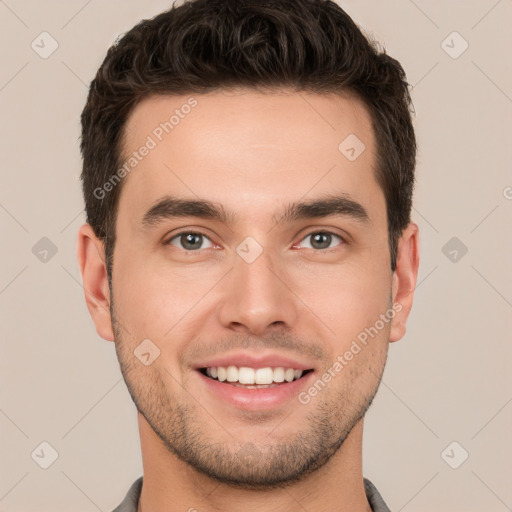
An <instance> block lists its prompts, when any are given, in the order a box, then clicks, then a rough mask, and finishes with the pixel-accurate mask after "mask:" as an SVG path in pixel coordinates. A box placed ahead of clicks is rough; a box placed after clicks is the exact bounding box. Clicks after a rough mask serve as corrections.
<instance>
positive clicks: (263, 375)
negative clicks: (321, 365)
mask: <svg viewBox="0 0 512 512" xmlns="http://www.w3.org/2000/svg"><path fill="white" fill-rule="evenodd" d="M199 371H200V372H201V373H202V374H203V375H205V376H206V377H208V378H210V379H212V380H216V381H218V382H222V383H224V384H231V385H233V386H236V387H242V388H245V389H259V388H272V387H276V386H281V385H284V384H288V383H290V382H293V381H296V380H299V379H301V378H303V377H304V376H305V375H306V374H307V373H309V372H312V371H313V370H312V369H309V370H298V369H295V368H285V367H283V366H277V367H270V366H266V367H263V368H251V367H248V366H212V367H208V368H200V369H199Z"/></svg>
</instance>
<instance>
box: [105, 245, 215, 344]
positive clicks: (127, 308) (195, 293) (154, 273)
mask: <svg viewBox="0 0 512 512" xmlns="http://www.w3.org/2000/svg"><path fill="white" fill-rule="evenodd" d="M219 267H221V266H220V265H218V266H209V267H206V266H195V268H194V269H191V268H190V267H188V268H187V266H186V265H182V266H171V265H170V264H168V263H167V262H166V261H165V259H164V258H162V257H158V258H157V257H151V256H149V255H148V256H147V257H145V258H139V259H137V258H136V257H130V258H126V257H125V258H123V257H122V256H120V257H119V258H118V260H116V261H115V264H114V273H113V287H114V302H115V306H116V312H117V315H118V317H119V320H120V321H122V322H124V324H126V327H127V328H128V330H129V331H130V333H131V334H132V336H136V337H137V338H140V337H141V336H142V338H145V337H147V338H150V339H152V338H154V339H155V340H162V341H164V340H166V339H168V338H169V337H171V336H172V335H173V333H177V332H179V330H180V328H181V327H182V322H183V321H184V319H186V317H187V315H188V314H193V312H194V311H195V310H196V308H199V309H200V308H201V304H200V303H201V300H202V299H203V298H204V297H205V296H206V295H207V293H208V291H209V290H211V289H212V288H213V287H214V286H215V284H216V283H217V282H218V281H219V280H220V278H221V277H222V274H223V269H222V268H219ZM123 319H124V321H123Z"/></svg>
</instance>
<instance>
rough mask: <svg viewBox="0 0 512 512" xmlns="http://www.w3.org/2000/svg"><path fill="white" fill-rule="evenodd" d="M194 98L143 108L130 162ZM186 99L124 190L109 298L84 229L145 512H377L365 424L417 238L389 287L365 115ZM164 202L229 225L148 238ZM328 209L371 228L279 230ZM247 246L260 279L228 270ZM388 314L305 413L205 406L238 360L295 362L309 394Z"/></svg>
mask: <svg viewBox="0 0 512 512" xmlns="http://www.w3.org/2000/svg"><path fill="white" fill-rule="evenodd" d="M188 98H189V96H174V97H169V96H166V97H150V98H147V99H145V100H144V101H143V102H141V103H140V104H138V106H137V107H136V108H135V110H134V111H133V113H132V115H131V116H130V118H129V120H128V122H127V130H126V134H125V139H124V149H125V151H126V152H127V153H129V152H131V151H135V150H136V149H137V148H139V147H140V146H141V145H142V144H143V143H144V141H145V140H146V138H147V136H148V135H149V134H151V133H152V131H153V130H154V128H155V127H156V126H158V125H159V123H161V122H162V121H164V120H165V119H168V117H169V113H172V112H173V111H174V110H175V109H176V108H180V106H181V105H183V104H184V103H186V101H187V100H188ZM194 98H196V100H197V101H198V105H197V106H196V107H195V108H194V109H193V110H192V111H191V113H190V114H188V115H187V116H186V117H185V118H184V119H182V120H180V124H179V125H177V126H176V127H175V128H174V129H173V131H172V132H171V133H170V134H169V135H167V136H166V137H164V139H163V140H162V141H161V142H160V143H159V144H158V145H157V147H156V148H154V149H153V150H152V151H151V152H150V153H149V155H147V156H146V157H145V158H144V159H143V160H142V161H141V162H140V163H139V164H138V165H137V167H136V168H135V169H134V170H133V171H132V172H131V173H130V174H129V175H128V176H127V177H126V178H125V179H126V181H125V183H124V185H123V189H122V193H121V195H120V201H119V211H118V218H117V224H116V234H117V242H116V246H115V251H114V266H113V274H112V290H110V289H109V286H108V280H107V274H106V268H105V263H104V247H103V244H102V242H101V241H100V240H98V239H97V238H96V236H95V235H94V232H93V230H92V228H91V226H89V225H88V224H84V225H83V226H82V227H81V228H80V230H79V237H78V260H79V265H80V270H81V272H82V276H83V283H84V289H85V290H86V294H85V297H86V301H87V306H88V309H89V311H90V314H91V316H92V318H93V320H94V323H95V325H96V329H97V332H98V334H99V335H100V336H101V337H102V338H104V339H106V340H109V341H115V347H116V351H117V354H118V357H119V361H120V365H121V370H122V372H123V376H124V378H125V381H126V383H127V386H128V388H129V390H130V393H131V394H132V398H133V399H134V401H135V403H136V405H137V407H138V422H139V430H140V437H141V448H142V459H143V466H144V484H143V489H142V494H141V500H140V503H139V507H140V508H139V510H144V511H146V512H147V511H152V512H160V511H162V512H163V511H164V510H165V511H166V512H170V511H171V512H172V511H185V510H194V509H196V510H198V511H201V510H209V511H229V512H231V511H235V510H245V511H247V512H251V511H256V510H273V511H276V512H285V511H286V512H289V511H295V510H299V509H300V510H303V509H306V510H315V511H330V512H332V511H351V512H358V511H369V510H370V507H369V504H368V502H367V500H366V496H365V493H364V487H363V479H362V467H361V458H362V455H361V451H362V433H363V416H364V413H365V412H366V409H367V407H368V406H369V404H370V403H371V400H372V398H373V396H374V395H375V393H376V391H377V388H378V385H379V382H380V378H381V375H382V372H383V369H384V366H385V361H386V356H387V350H388V347H389V343H390V342H394V341H397V340H399V339H400V338H402V337H403V335H404V333H405V325H406V321H407V317H408V315H409V312H410V309H411V306H412V300H413V292H414V288H415V285H416V279H417V272H418V264H419V248H418V227H417V226H416V225H415V224H414V223H411V224H410V225H409V226H408V227H407V228H406V229H405V230H404V232H403V234H402V237H401V239H400V241H399V246H398V257H397V267H396V270H395V272H391V269H390V255H389V247H388V233H387V217H386V204H385V198H384V195H383V192H382V190H381V189H380V187H379V185H378V184H377V182H376V180H375V152H376V148H375V140H374V135H373V131H372V127H371V122H370V117H369V114H368V112H367V110H366V109H365V107H364V106H363V104H362V103H361V102H360V101H358V100H357V99H354V98H350V97H345V96H344V97H341V96H338V95H318V94H305V93H300V94H299V93H296V92H293V91H285V90H282V91H280V92H279V93H276V92H274V93H272V94H263V93H261V92H256V91H252V90H239V91H238V92H236V93H230V94H226V93H222V92H216V93H209V94H199V95H194ZM349 134H356V135H357V137H358V138H359V139H360V140H361V141H363V142H364V144H365V147H366V149H365V151H364V152H363V153H362V154H361V155H360V156H359V157H358V158H357V159H356V160H355V161H352V162H351V161H349V160H348V159H347V158H346V157H345V156H344V155H343V154H342V153H341V152H340V151H339V150H338V145H339V144H340V142H341V141H343V140H344V139H345V138H346V137H347V136H348V135H349ZM165 194H173V195H174V196H177V197H181V198H186V199H198V198H201V199H207V200H211V201H214V202H216V203H219V204H222V205H223V206H224V208H225V209H226V210H228V211H230V212H233V213H234V214H236V219H232V220H233V222H230V223H224V222H221V221H219V220H215V219H204V218H198V217H181V218H170V219H166V220H163V221H162V222H161V223H159V224H157V225H154V226H152V227H151V229H143V227H142V224H141V219H142V217H143V215H144V213H145V212H146V211H147V210H148V209H149V208H150V207H151V206H152V205H153V204H154V203H155V201H157V200H158V199H159V198H161V197H162V196H163V195H165ZM327 194H331V195H332V194H345V195H348V196H350V198H351V199H352V200H354V201H357V202H358V203H359V204H360V205H362V206H363V207H364V208H365V209H366V211H367V213H368V221H367V222H361V221H360V220H358V219H354V218H351V217H347V216H334V215H332V216H329V217H325V218H312V219H301V220H294V221H291V222H288V221H286V222H282V223H276V222H275V218H274V216H279V213H280V212H281V211H282V209H283V208H284V207H285V206H286V205H288V204H290V203H293V202H295V201H304V200H311V199H315V198H321V197H324V196H326V195H327ZM183 231H185V232H192V233H201V234H204V235H206V237H208V238H205V239H203V245H202V246H200V247H201V248H200V249H198V250H195V251H194V250H188V251H187V249H186V248H184V247H183V245H180V237H177V238H174V239H173V240H174V242H173V244H167V245H166V242H168V241H169V239H170V238H171V237H173V235H176V234H177V233H182V232H183ZM318 232H330V233H333V234H334V235H338V236H339V237H343V239H342V238H337V237H336V236H333V237H332V238H331V240H330V246H329V248H327V249H321V248H318V245H313V242H314V240H313V237H311V236H308V235H312V234H314V233H318ZM247 236H251V237H253V238H254V239H255V240H256V241H257V242H258V243H259V244H260V246H261V247H262V248H263V252H262V253H261V255H260V256H259V257H258V258H257V259H256V260H255V261H254V262H252V263H250V264H249V263H247V262H246V261H244V259H242V258H241V257H240V256H239V255H238V254H237V252H236V249H237V247H238V246H239V244H240V243H241V242H242V241H243V240H244V239H245V238H246V237H247ZM186 247H187V246H186ZM188 247H190V246H188ZM391 304H399V305H400V311H399V312H397V313H396V314H395V315H394V318H393V319H392V320H391V321H390V322H389V323H385V325H384V328H382V329H381V330H380V331H379V333H378V335H376V336H375V337H374V338H373V339H371V342H370V343H368V345H367V346H366V347H364V348H363V349H362V350H361V351H360V352H359V353H358V354H357V355H355V356H354V358H353V359H352V360H351V361H349V362H348V363H347V365H346V366H345V367H344V368H343V370H342V371H341V372H339V373H338V374H336V377H335V378H333V379H332V380H331V381H330V382H329V383H328V385H327V386H325V388H324V389H322V390H321V391H320V392H319V393H318V394H317V396H315V397H314V398H312V399H311V402H310V403H309V404H307V405H304V404H302V403H300V401H299V400H298V399H297V397H295V396H294V397H293V398H291V399H290V400H287V401H286V402H285V403H284V405H280V406H279V407H275V408H270V409H268V410H264V411H255V410H252V409H250V408H247V409H245V408H243V407H234V406H233V405H231V404H229V403H227V402H226V401H224V400H223V399H221V398H219V397H218V396H217V395H216V394H215V393H212V392H210V390H209V389H206V386H204V384H203V381H202V377H200V376H199V375H198V372H197V371H196V370H195V369H194V367H193V365H194V364H195V363H196V362H197V361H199V360H200V359H201V357H203V356H207V357H210V356H217V355H219V356H220V355H224V354H228V353H229V352H230V351H231V350H235V349H236V350H243V351H246V352H247V353H250V354H260V355H261V354H266V353H279V354H285V355H288V356H290V357H292V358H295V359H298V360H300V361H303V362H306V363H307V364H308V365H309V367H310V368H312V369H314V372H313V377H314V378H312V380H311V378H310V380H309V381H308V382H309V384H308V386H307V387H305V388H304V389H306V390H307V389H308V388H309V387H310V386H311V384H312V383H313V382H314V381H316V380H317V378H319V377H321V376H322V375H323V374H324V373H325V372H326V371H327V370H328V369H329V368H330V367H332V365H333V363H334V362H335V361H336V358H337V356H338V355H340V354H344V353H345V351H347V350H348V349H349V348H350V346H351V343H352V341H353V340H354V339H356V337H357V335H358V334H359V333H361V332H362V331H364V329H365V328H368V327H370V326H373V325H374V324H375V322H376V321H377V320H378V319H379V315H381V314H383V313H385V312H386V311H388V310H389V308H390V306H391ZM112 314H113V315H114V317H113V316H112ZM147 338H149V339H150V340H151V341H152V342H153V343H154V344H155V345H156V346H157V347H158V348H159V350H160V355H159V357H158V358H157V359H155V360H154V362H152V364H150V365H149V366H145V365H143V364H141V362H140V361H139V360H138V359H137V358H136V357H135V356H134V353H133V351H134V350H135V349H136V348H137V346H138V345H139V344H140V343H141V341H142V340H144V339H147ZM301 390H303V389H302V388H301ZM299 435H300V439H299ZM298 468H300V469H298ZM299 504H300V505H299Z"/></svg>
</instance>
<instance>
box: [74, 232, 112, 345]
mask: <svg viewBox="0 0 512 512" xmlns="http://www.w3.org/2000/svg"><path fill="white" fill-rule="evenodd" d="M77 258H78V265H79V267H80V272H81V274H82V281H83V288H84V292H85V301H86V303H87V308H88V309H89V313H90V315H91V317H92V319H93V322H94V324H95V325H96V331H97V333H98V334H99V335H100V336H101V337H102V338H103V339H105V340H107V341H114V332H113V329H112V318H111V316H110V290H109V287H108V277H107V267H106V264H105V249H104V244H103V242H102V241H101V240H100V239H99V238H98V237H97V236H96V235H95V233H94V230H93V229H92V226H91V225H90V224H83V225H82V226H81V227H80V229H79V230H78V249H77Z"/></svg>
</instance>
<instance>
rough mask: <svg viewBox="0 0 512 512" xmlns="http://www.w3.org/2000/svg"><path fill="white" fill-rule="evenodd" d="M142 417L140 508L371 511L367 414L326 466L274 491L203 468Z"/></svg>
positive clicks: (173, 511)
mask: <svg viewBox="0 0 512 512" xmlns="http://www.w3.org/2000/svg"><path fill="white" fill-rule="evenodd" d="M138 420H139V430H140V436H141V449H142V463H143V469H144V480H143V486H142V493H141V497H140V500H139V509H138V512H164V511H165V512H177V511H180V512H183V511H185V510H186V511H190V512H194V511H196V512H200V511H202V510H208V511H211V512H225V511H232V510H244V512H255V511H261V510H272V511H274V512H292V511H296V510H297V508H300V509H302V510H315V512H327V511H329V512H334V511H336V512H349V511H350V512H371V508H370V506H369V504H368V501H367V499H366V495H365V492H364V485H363V476H362V433H363V420H362V419H361V420H360V421H359V422H358V423H357V424H356V425H355V427H354V428H353V429H352V431H351V432H350V434H349V435H348V437H347V438H346V439H345V441H344V443H343V445H342V446H341V447H340V449H339V450H338V451H337V452H336V454H335V455H334V456H333V457H331V459H330V460H329V461H328V462H327V463H326V464H325V465H324V466H322V467H321V468H320V469H318V470H317V471H315V472H313V473H311V474H310V475H308V476H307V477H305V478H304V479H302V480H301V481H299V482H294V483H291V484H288V485H287V486H286V487H281V488H277V489H268V490H248V489H240V488H237V487H232V486H230V485H227V484H224V483H219V482H218V481H216V480H213V479H211V478H210V477H207V476H205V475H203V474H201V473H198V472H197V471H196V470H195V469H193V468H192V467H190V466H189V465H188V464H186V463H184V462H183V461H181V460H180V459H178V458H177V457H176V456H175V455H174V454H172V453H170V452H169V451H168V450H167V448H166V447H165V445H164V444H163V443H162V441H161V440H160V438H159V437H158V436H157V435H156V434H155V432H154V431H153V429H152V428H151V426H150V425H149V424H148V423H147V422H146V420H145V419H144V417H143V416H142V415H141V414H140V413H139V417H138Z"/></svg>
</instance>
